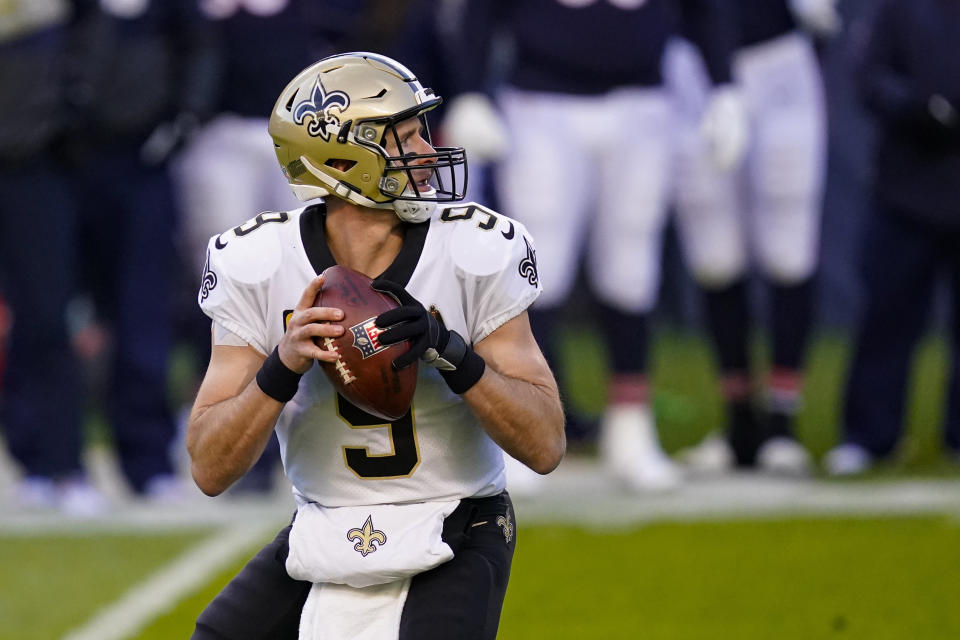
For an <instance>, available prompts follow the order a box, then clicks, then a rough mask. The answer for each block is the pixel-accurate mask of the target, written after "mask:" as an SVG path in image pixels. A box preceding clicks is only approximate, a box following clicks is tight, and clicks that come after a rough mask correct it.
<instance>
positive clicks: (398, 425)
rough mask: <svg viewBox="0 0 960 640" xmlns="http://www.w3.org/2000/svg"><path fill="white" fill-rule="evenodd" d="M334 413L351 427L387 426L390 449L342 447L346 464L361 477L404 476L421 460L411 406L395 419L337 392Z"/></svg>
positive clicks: (380, 427) (370, 427) (373, 427)
mask: <svg viewBox="0 0 960 640" xmlns="http://www.w3.org/2000/svg"><path fill="white" fill-rule="evenodd" d="M337 413H338V414H339V415H340V417H341V418H342V419H343V420H344V421H345V422H346V423H347V424H349V425H350V428H351V429H389V433H390V444H391V447H392V449H393V453H387V454H371V453H370V450H369V449H367V448H366V447H346V446H345V447H343V457H344V460H345V462H346V464H347V466H348V467H349V468H350V469H351V470H352V471H353V472H354V473H355V474H357V475H358V476H360V477H361V478H370V479H379V480H384V479H387V478H405V477H407V476H409V475H410V474H411V473H413V470H414V469H416V468H417V465H419V464H420V447H419V445H418V444H417V432H416V429H415V428H414V425H413V409H412V408H411V409H410V410H409V411H407V413H406V415H405V416H403V417H402V418H400V419H399V420H396V421H394V422H389V423H387V422H384V421H383V418H378V417H377V416H374V415H371V414H369V413H367V412H366V411H364V410H363V409H360V408H359V407H357V406H356V405H354V404H351V403H350V401H348V400H347V399H346V398H344V397H343V396H341V395H340V394H339V393H338V394H337Z"/></svg>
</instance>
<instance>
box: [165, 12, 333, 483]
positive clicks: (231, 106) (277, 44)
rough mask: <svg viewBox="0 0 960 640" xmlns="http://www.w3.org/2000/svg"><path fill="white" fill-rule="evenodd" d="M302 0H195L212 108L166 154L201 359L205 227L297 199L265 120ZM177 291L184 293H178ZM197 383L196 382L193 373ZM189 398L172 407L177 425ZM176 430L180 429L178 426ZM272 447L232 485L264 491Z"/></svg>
mask: <svg viewBox="0 0 960 640" xmlns="http://www.w3.org/2000/svg"><path fill="white" fill-rule="evenodd" d="M322 4H324V3H322V2H313V1H311V0H203V1H201V2H200V3H199V6H200V9H201V11H202V13H203V16H204V18H205V19H206V20H207V21H208V29H207V31H208V32H209V33H210V35H211V36H212V37H213V39H214V42H215V43H216V46H217V55H218V58H219V60H220V72H219V75H218V77H217V82H216V93H215V96H216V97H215V103H214V111H215V115H214V116H213V117H212V118H211V119H210V120H209V121H208V122H207V123H205V124H204V125H203V126H202V127H201V128H200V129H199V130H198V131H197V132H196V133H195V135H193V136H192V137H191V139H190V141H189V144H187V146H186V147H185V148H184V150H183V152H182V153H181V154H179V155H178V157H176V159H175V160H174V162H173V164H172V167H173V175H174V180H175V186H176V189H177V195H178V202H179V204H180V205H181V209H182V212H183V224H182V225H181V234H180V237H179V244H180V249H181V255H182V256H183V257H184V263H185V266H186V267H187V274H186V277H187V278H188V280H189V287H184V288H183V290H184V293H186V294H187V295H189V300H190V303H191V304H190V307H189V310H187V309H185V310H184V311H185V312H186V311H189V313H184V315H185V317H186V318H189V320H186V321H185V324H186V327H185V328H184V329H185V333H186V334H187V335H186V336H183V337H185V338H186V341H187V343H188V344H189V346H190V347H191V348H192V349H193V350H194V352H195V357H196V361H197V362H198V363H206V362H207V361H208V360H209V359H210V326H209V323H206V322H203V321H202V320H201V318H199V317H197V315H196V313H195V307H194V304H195V300H194V299H195V295H194V294H195V291H196V283H197V278H198V277H199V274H201V273H202V268H203V257H204V256H205V255H206V246H207V242H208V241H209V240H210V237H211V236H214V235H217V234H219V233H220V232H221V231H223V230H224V229H227V228H229V227H231V226H237V225H240V224H242V223H243V222H245V221H246V220H249V219H250V218H253V217H254V216H256V215H257V214H259V213H261V212H263V211H288V210H291V209H295V208H297V207H299V206H300V204H299V202H298V201H297V200H296V198H294V197H293V194H291V193H290V188H289V186H288V185H287V181H286V179H285V178H284V177H283V173H281V172H280V171H279V169H278V168H277V158H276V154H275V153H274V148H273V142H272V141H271V140H270V136H269V134H268V133H267V121H268V118H269V115H270V110H271V109H272V108H273V103H274V101H275V100H276V97H277V95H278V94H279V93H280V91H281V90H282V89H283V86H284V81H285V80H284V79H285V78H288V77H293V76H294V75H296V73H297V72H298V71H299V70H300V69H302V68H303V67H304V66H306V65H307V64H309V62H310V61H311V60H313V59H314V58H313V56H314V54H315V46H316V44H315V38H316V32H317V30H318V24H317V22H318V21H317V20H316V17H317V16H316V13H317V12H316V11H315V8H316V7H317V6H318V5H322ZM185 297H186V296H185ZM198 383H199V381H198ZM188 412H189V406H186V407H184V408H183V410H182V411H181V414H182V420H181V423H182V424H181V425H180V429H181V432H182V431H183V429H185V427H186V414H187V413H188ZM180 437H181V438H182V437H183V433H181V434H180ZM279 462H280V450H279V446H278V444H277V442H276V437H274V438H273V439H272V441H271V443H270V445H269V446H268V447H267V449H266V451H264V454H263V456H262V457H261V460H260V461H259V462H258V463H257V464H256V465H255V466H254V467H253V468H252V469H250V471H249V472H248V473H247V475H246V476H244V478H243V479H242V480H241V481H240V482H239V483H237V485H236V486H235V487H234V492H240V493H243V492H253V493H257V492H268V491H270V490H271V489H272V486H273V482H274V470H275V469H276V468H277V466H278V464H279Z"/></svg>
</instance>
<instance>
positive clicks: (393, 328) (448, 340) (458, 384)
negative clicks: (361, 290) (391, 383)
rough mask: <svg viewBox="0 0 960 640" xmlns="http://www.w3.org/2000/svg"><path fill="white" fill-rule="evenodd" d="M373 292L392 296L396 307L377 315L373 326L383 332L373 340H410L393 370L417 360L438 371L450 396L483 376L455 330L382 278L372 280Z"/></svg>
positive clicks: (481, 365) (478, 360)
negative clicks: (450, 393) (408, 346)
mask: <svg viewBox="0 0 960 640" xmlns="http://www.w3.org/2000/svg"><path fill="white" fill-rule="evenodd" d="M370 286H371V287H372V288H373V289H374V290H376V291H380V292H382V293H386V294H388V295H391V296H393V297H394V298H396V299H397V301H399V302H400V306H399V307H397V308H396V309H391V310H390V311H384V312H383V313H381V314H380V315H379V316H377V319H376V324H377V326H378V327H380V328H381V329H385V331H384V332H383V333H381V334H380V335H379V336H378V337H377V339H378V340H379V341H380V343H381V344H386V345H391V344H397V343H398V342H403V341H404V340H409V341H410V350H409V351H407V352H406V353H404V354H403V355H401V356H398V357H397V358H396V359H395V360H394V361H393V368H394V369H403V368H404V367H408V366H410V365H411V364H413V363H414V362H416V361H417V360H418V359H420V360H423V361H424V362H425V363H426V364H429V365H431V366H434V367H436V368H437V369H439V370H440V375H441V376H443V379H444V380H446V382H447V385H448V386H449V387H450V389H451V390H453V392H454V393H464V392H465V391H466V390H467V389H469V388H470V387H472V386H473V385H475V384H476V383H477V381H478V380H480V377H481V376H483V372H484V370H485V369H486V366H487V365H486V362H484V360H483V358H481V357H480V356H478V355H477V354H476V352H474V350H473V349H472V348H470V346H469V345H468V344H467V343H466V341H465V340H464V339H463V336H461V335H460V334H459V333H457V332H456V331H450V330H449V329H447V328H446V327H445V326H444V325H443V321H442V320H441V319H440V318H439V317H438V316H436V315H434V314H432V313H430V312H429V311H427V310H426V309H425V308H424V306H423V305H422V304H420V302H419V301H418V300H417V299H416V298H414V297H413V296H411V295H410V294H409V293H408V292H407V290H406V289H404V288H403V287H402V286H401V285H399V284H397V283H395V282H391V281H389V280H385V279H382V278H381V279H377V280H374V281H373V283H372V284H371V285H370Z"/></svg>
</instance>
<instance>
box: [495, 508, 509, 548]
mask: <svg viewBox="0 0 960 640" xmlns="http://www.w3.org/2000/svg"><path fill="white" fill-rule="evenodd" d="M497 526H498V527H500V528H501V529H503V537H504V538H505V539H506V540H507V544H510V541H511V540H513V520H512V519H511V518H510V509H507V513H506V515H503V516H497Z"/></svg>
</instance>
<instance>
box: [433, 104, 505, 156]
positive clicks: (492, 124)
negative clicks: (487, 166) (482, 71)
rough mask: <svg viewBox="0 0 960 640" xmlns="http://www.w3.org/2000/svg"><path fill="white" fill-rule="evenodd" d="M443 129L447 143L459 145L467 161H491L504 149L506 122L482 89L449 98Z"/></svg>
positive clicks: (500, 154)
mask: <svg viewBox="0 0 960 640" xmlns="http://www.w3.org/2000/svg"><path fill="white" fill-rule="evenodd" d="M443 133H444V139H445V140H446V141H447V142H448V143H449V144H453V145H456V146H460V147H463V148H464V149H465V150H466V152H467V158H468V159H469V160H471V161H476V162H493V161H495V160H499V159H500V158H502V157H503V155H504V154H505V153H506V151H507V146H508V142H507V141H508V140H509V137H508V134H507V125H506V124H505V123H504V122H503V117H502V116H501V115H500V112H499V111H497V107H496V106H495V105H494V104H493V102H492V101H491V100H490V98H488V97H487V96H485V95H483V94H482V93H464V94H462V95H459V96H457V97H456V98H454V99H453V100H452V101H451V102H450V106H449V107H447V115H446V117H445V118H444V120H443Z"/></svg>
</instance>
